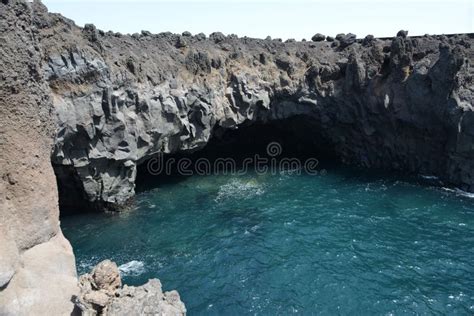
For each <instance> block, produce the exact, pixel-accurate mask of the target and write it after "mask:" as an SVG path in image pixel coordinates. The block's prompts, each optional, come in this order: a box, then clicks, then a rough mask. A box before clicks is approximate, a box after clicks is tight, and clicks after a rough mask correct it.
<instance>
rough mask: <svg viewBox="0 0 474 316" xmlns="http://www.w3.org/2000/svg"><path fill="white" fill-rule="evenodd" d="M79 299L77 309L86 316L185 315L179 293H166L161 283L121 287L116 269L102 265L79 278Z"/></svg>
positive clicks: (152, 280) (111, 265)
mask: <svg viewBox="0 0 474 316" xmlns="http://www.w3.org/2000/svg"><path fill="white" fill-rule="evenodd" d="M79 285H80V288H81V291H80V295H79V296H78V297H77V299H76V305H77V306H78V308H79V309H80V310H81V312H82V314H83V315H90V316H93V315H185V314H186V308H185V306H184V304H183V302H181V299H180V297H179V294H178V292H176V291H169V292H165V293H163V291H162V289H161V283H160V280H158V279H151V280H149V281H148V282H147V283H146V284H144V285H142V286H139V287H135V286H127V285H125V286H124V287H123V288H122V287H121V285H122V283H121V280H120V273H119V269H118V268H117V265H116V264H115V263H113V262H111V261H110V260H105V261H102V262H101V263H99V264H98V265H97V266H96V267H95V268H94V269H93V270H92V272H91V273H90V274H85V275H82V276H81V277H80V278H79Z"/></svg>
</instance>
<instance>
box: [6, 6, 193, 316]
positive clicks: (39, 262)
mask: <svg viewBox="0 0 474 316" xmlns="http://www.w3.org/2000/svg"><path fill="white" fill-rule="evenodd" d="M44 14H46V9H45V8H44V6H42V5H41V4H40V3H37V2H34V3H31V2H25V1H21V0H12V1H5V0H4V1H1V2H0V80H1V81H0V153H1V154H0V172H1V178H0V315H71V314H76V313H80V312H81V311H82V314H86V315H96V314H97V309H98V308H99V307H98V306H97V305H96V304H95V303H97V301H95V300H94V299H95V298H97V297H99V298H100V297H101V294H103V293H102V292H101V290H102V288H101V287H102V286H103V285H104V284H108V283H107V276H109V275H111V274H110V273H109V274H107V273H106V272H107V271H109V270H107V269H102V270H100V269H97V270H95V274H94V275H93V277H94V278H92V277H91V279H90V281H91V282H90V283H89V284H88V285H87V286H86V283H85V280H86V277H87V276H84V277H82V278H81V282H80V283H79V284H78V279H77V274H76V267H75V262H74V255H73V251H72V248H71V245H70V244H69V242H68V241H67V240H66V239H65V238H64V236H63V234H62V232H61V229H60V226H59V208H58V190H57V185H56V178H55V175H54V172H53V168H52V165H51V151H52V148H53V141H54V138H55V135H56V132H55V130H56V125H55V124H56V123H55V122H56V114H55V109H54V107H53V102H52V97H53V93H52V91H51V90H50V86H49V84H48V82H47V81H46V80H45V76H44V69H43V65H44V62H43V61H44V60H45V58H47V57H46V56H44V55H43V51H44V46H42V45H43V44H42V43H41V41H40V38H41V34H40V32H39V29H40V28H41V26H42V25H43V18H44ZM108 263H109V265H108V266H112V267H113V266H114V264H112V263H110V262H108ZM103 266H104V264H103V265H102V267H103ZM115 267H116V266H115ZM103 270H105V272H104V271H103ZM113 273H115V279H117V276H118V270H116V269H115V271H114V270H112V274H113ZM118 280H119V282H120V277H119V276H118ZM85 286H86V287H87V290H84V287H85ZM97 286H99V288H96V287H97ZM89 290H90V291H89ZM91 291H93V292H94V294H96V295H92V296H91V297H92V301H90V300H87V299H84V295H86V294H90V292H91ZM97 293H99V294H97ZM107 293H111V295H113V297H111V298H110V306H108V305H107V307H108V311H109V314H111V315H117V314H128V315H138V314H140V315H141V314H143V313H156V314H160V315H183V314H185V312H186V309H185V307H184V304H183V303H182V302H181V301H180V298H179V295H178V294H177V292H176V291H171V292H165V293H163V292H162V291H161V284H160V282H159V281H158V280H156V279H153V280H150V281H149V282H148V283H147V284H145V285H143V286H141V287H126V286H125V287H124V288H123V289H122V288H114V290H113V291H112V292H107ZM86 298H87V295H86ZM107 303H108V302H107ZM81 307H82V308H81ZM89 307H90V309H89ZM102 307H104V306H102ZM101 312H102V314H101V315H107V312H106V311H105V310H104V308H101Z"/></svg>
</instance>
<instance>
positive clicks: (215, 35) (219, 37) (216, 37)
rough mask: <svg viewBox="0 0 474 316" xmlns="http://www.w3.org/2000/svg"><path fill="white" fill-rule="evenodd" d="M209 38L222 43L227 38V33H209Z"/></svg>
mask: <svg viewBox="0 0 474 316" xmlns="http://www.w3.org/2000/svg"><path fill="white" fill-rule="evenodd" d="M209 38H210V39H211V40H212V41H214V43H220V42H223V41H224V40H225V35H224V34H222V33H221V32H214V33H211V35H209Z"/></svg>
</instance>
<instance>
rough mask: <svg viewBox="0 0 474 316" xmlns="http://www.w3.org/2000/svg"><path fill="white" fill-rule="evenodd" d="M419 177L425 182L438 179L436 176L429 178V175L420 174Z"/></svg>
mask: <svg viewBox="0 0 474 316" xmlns="http://www.w3.org/2000/svg"><path fill="white" fill-rule="evenodd" d="M420 177H421V178H423V179H425V180H439V178H438V177H437V176H430V175H423V174H420Z"/></svg>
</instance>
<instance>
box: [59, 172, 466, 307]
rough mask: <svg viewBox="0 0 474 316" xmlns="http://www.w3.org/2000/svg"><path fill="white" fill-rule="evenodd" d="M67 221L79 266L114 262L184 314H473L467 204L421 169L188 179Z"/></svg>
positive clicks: (132, 280)
mask: <svg viewBox="0 0 474 316" xmlns="http://www.w3.org/2000/svg"><path fill="white" fill-rule="evenodd" d="M62 227H63V229H64V233H65V234H66V236H67V237H68V238H69V240H70V241H71V243H72V244H73V247H74V250H75V254H76V260H77V267H78V270H79V273H84V272H88V271H89V269H90V268H91V267H92V266H93V265H95V264H96V263H98V262H99V261H101V260H103V259H105V258H111V259H112V260H114V261H116V262H117V263H118V264H119V265H121V270H122V272H123V279H124V281H125V283H127V284H132V285H137V284H142V283H144V282H146V280H147V279H149V278H153V277H157V278H159V279H161V281H162V283H163V285H164V289H165V290H170V289H177V290H178V291H179V292H180V294H181V298H182V300H183V301H184V302H185V304H186V307H187V309H188V314H189V315H200V314H206V315H207V314H211V315H212V314H213V315H244V314H245V315H249V314H258V315H275V314H279V315H287V314H292V313H295V314H304V315H307V314H326V315H337V314H353V315H361V314H362V315H366V314H378V315H390V314H395V315H404V314H414V313H417V314H458V315H472V314H473V313H474V229H473V228H474V199H472V198H467V197H463V196H461V195H460V194H459V192H452V191H447V190H445V189H443V188H442V187H437V186H431V184H430V182H429V181H425V180H422V179H420V178H414V179H406V178H399V177H396V176H391V175H388V176H383V178H382V177H381V175H380V174H379V175H376V174H368V173H367V171H364V170H353V169H346V168H338V169H335V170H329V171H328V172H327V174H326V175H324V176H309V175H297V174H291V173H285V174H280V175H274V176H272V175H256V174H248V175H245V176H223V175H221V176H193V177H189V178H179V179H175V181H169V182H168V183H166V184H162V185H160V186H158V187H156V188H155V189H150V190H146V191H145V192H141V193H139V194H138V195H137V200H136V209H135V210H133V211H130V212H127V213H124V214H121V215H118V216H110V215H97V214H95V215H94V214H86V215H78V216H70V217H65V218H63V219H62Z"/></svg>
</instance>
